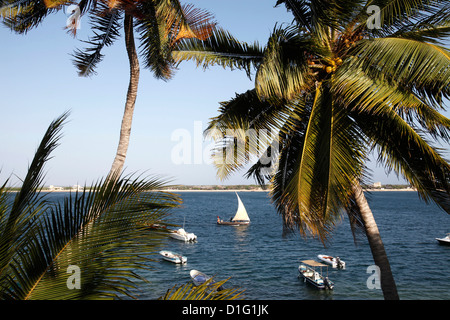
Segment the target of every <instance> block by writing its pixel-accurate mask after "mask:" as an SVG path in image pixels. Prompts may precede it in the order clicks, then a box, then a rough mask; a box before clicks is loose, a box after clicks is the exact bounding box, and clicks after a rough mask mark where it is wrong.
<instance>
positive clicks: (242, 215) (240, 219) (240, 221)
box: [217, 193, 250, 226]
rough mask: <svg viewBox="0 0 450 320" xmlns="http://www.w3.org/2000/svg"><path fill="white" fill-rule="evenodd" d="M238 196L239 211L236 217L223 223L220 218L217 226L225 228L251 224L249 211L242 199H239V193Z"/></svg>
mask: <svg viewBox="0 0 450 320" xmlns="http://www.w3.org/2000/svg"><path fill="white" fill-rule="evenodd" d="M236 196H237V199H238V209H237V211H236V214H235V215H234V217H233V218H231V219H230V221H223V220H222V219H220V217H217V224H219V225H225V226H241V225H248V224H249V223H250V218H249V217H248V214H247V210H245V207H244V204H243V203H242V201H241V198H239V195H238V194H237V193H236Z"/></svg>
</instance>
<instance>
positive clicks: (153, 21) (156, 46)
mask: <svg viewBox="0 0 450 320" xmlns="http://www.w3.org/2000/svg"><path fill="white" fill-rule="evenodd" d="M140 6H141V8H140V11H141V13H142V17H141V18H140V19H138V20H137V21H136V31H137V32H138V33H139V39H140V42H141V44H140V47H139V48H140V55H141V57H142V58H143V63H144V67H145V68H148V69H150V70H151V71H152V72H153V75H154V76H155V77H156V78H157V79H163V80H168V79H170V78H171V77H172V76H173V71H174V70H173V69H174V68H173V61H172V57H171V50H172V49H171V39H170V37H169V36H168V31H167V30H168V29H170V27H169V25H168V24H169V22H167V21H166V20H165V19H164V16H162V15H158V10H157V7H156V5H155V4H154V3H153V2H152V1H146V2H143V3H140Z"/></svg>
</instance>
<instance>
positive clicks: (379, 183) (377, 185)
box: [373, 182, 381, 189]
mask: <svg viewBox="0 0 450 320" xmlns="http://www.w3.org/2000/svg"><path fill="white" fill-rule="evenodd" d="M373 187H374V188H375V189H379V188H381V182H375V183H374V184H373Z"/></svg>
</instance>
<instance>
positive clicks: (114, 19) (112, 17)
mask: <svg viewBox="0 0 450 320" xmlns="http://www.w3.org/2000/svg"><path fill="white" fill-rule="evenodd" d="M90 18H91V28H92V30H93V32H94V36H93V37H92V38H91V39H89V40H88V41H84V42H85V43H87V44H88V45H89V47H87V48H85V49H83V50H80V49H77V50H75V52H74V54H73V55H72V56H73V57H74V59H73V63H74V65H75V66H76V68H77V69H78V74H79V75H80V76H90V75H92V74H95V68H96V67H97V65H98V63H100V62H101V61H102V59H103V55H102V53H101V51H102V50H103V48H104V47H108V46H111V45H112V44H113V43H114V41H115V40H116V39H117V38H118V37H119V36H120V33H119V29H120V23H121V19H122V14H121V12H120V11H119V10H117V9H112V10H109V8H108V7H107V6H106V4H104V3H103V2H100V3H99V4H98V7H96V9H95V10H93V12H92V14H91V16H90Z"/></svg>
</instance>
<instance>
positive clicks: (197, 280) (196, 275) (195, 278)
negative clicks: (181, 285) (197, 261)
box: [189, 270, 211, 286]
mask: <svg viewBox="0 0 450 320" xmlns="http://www.w3.org/2000/svg"><path fill="white" fill-rule="evenodd" d="M189 275H190V276H191V279H192V282H193V283H194V284H195V285H196V286H199V285H201V284H203V283H205V282H206V281H208V280H209V279H211V277H210V276H207V275H206V274H204V273H203V272H200V271H198V270H191V271H190V272H189Z"/></svg>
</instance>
